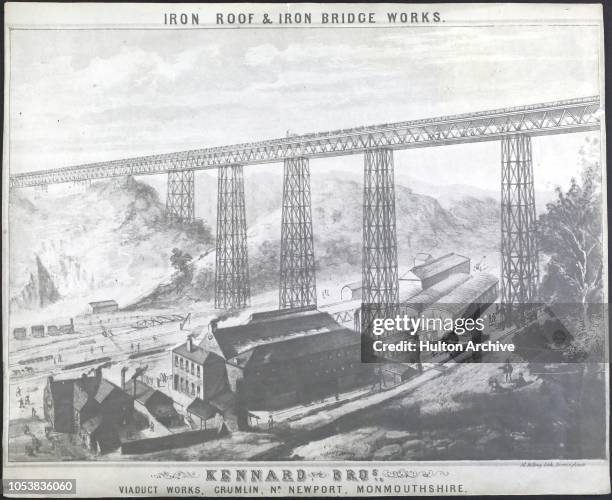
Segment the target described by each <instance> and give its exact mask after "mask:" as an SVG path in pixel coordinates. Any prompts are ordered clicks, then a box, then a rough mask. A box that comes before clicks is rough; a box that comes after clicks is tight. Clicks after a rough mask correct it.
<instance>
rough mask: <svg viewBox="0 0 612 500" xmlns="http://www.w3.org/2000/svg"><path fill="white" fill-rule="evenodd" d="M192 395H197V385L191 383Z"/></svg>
mask: <svg viewBox="0 0 612 500" xmlns="http://www.w3.org/2000/svg"><path fill="white" fill-rule="evenodd" d="M191 395H192V396H193V395H195V384H194V383H193V382H191Z"/></svg>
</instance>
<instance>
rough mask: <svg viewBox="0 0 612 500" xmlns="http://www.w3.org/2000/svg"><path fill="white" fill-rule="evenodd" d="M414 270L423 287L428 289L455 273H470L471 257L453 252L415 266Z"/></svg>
mask: <svg viewBox="0 0 612 500" xmlns="http://www.w3.org/2000/svg"><path fill="white" fill-rule="evenodd" d="M412 272H413V273H414V274H415V275H416V276H418V277H419V279H420V280H421V286H422V287H423V289H426V288H429V287H430V286H432V285H435V284H436V283H439V282H440V281H442V280H444V279H446V278H448V277H449V276H451V275H453V274H459V273H460V274H469V272H470V259H469V258H468V257H464V256H463V255H459V254H456V253H453V252H451V253H448V254H446V255H443V256H442V257H438V258H437V259H433V260H429V261H427V262H425V263H424V264H420V265H418V266H414V267H413V268H412Z"/></svg>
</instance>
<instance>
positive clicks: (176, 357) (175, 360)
mask: <svg viewBox="0 0 612 500" xmlns="http://www.w3.org/2000/svg"><path fill="white" fill-rule="evenodd" d="M174 366H178V356H174Z"/></svg>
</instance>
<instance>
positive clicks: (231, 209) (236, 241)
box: [215, 165, 251, 309]
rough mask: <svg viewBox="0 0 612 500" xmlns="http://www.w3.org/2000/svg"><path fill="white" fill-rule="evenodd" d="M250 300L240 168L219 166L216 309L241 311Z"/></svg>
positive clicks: (241, 172)
mask: <svg viewBox="0 0 612 500" xmlns="http://www.w3.org/2000/svg"><path fill="white" fill-rule="evenodd" d="M250 298H251V289H250V285H249V262H248V252H247V231H246V211H245V203H244V176H243V167H242V165H229V166H222V167H219V170H218V192H217V252H216V267H215V308H216V309H242V308H244V307H246V306H247V305H248V304H249V301H250Z"/></svg>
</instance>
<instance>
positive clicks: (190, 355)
mask: <svg viewBox="0 0 612 500" xmlns="http://www.w3.org/2000/svg"><path fill="white" fill-rule="evenodd" d="M187 344H188V342H185V343H184V344H181V345H180V346H178V347H175V348H174V349H172V352H173V353H174V354H178V355H179V356H183V357H184V358H187V359H189V360H190V361H193V362H194V363H197V364H199V365H202V364H204V361H206V358H207V357H208V352H207V351H205V350H204V349H202V348H201V347H200V346H199V345H197V344H195V343H194V344H193V350H192V351H190V350H189V348H188V346H187Z"/></svg>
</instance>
